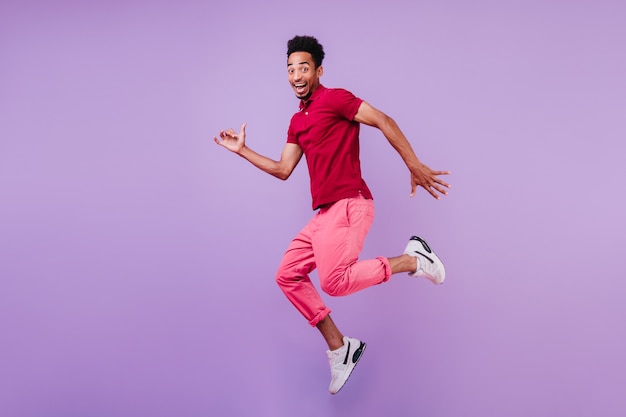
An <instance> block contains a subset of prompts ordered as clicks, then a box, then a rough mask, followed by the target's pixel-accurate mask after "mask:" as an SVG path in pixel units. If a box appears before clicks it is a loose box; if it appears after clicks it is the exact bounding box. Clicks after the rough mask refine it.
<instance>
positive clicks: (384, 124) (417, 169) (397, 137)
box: [354, 101, 450, 200]
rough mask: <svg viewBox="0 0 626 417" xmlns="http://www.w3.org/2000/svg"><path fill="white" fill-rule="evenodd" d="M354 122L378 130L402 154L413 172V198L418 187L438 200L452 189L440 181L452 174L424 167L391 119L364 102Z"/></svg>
mask: <svg viewBox="0 0 626 417" xmlns="http://www.w3.org/2000/svg"><path fill="white" fill-rule="evenodd" d="M354 121H355V122H358V123H364V124H366V125H368V126H373V127H376V128H378V129H379V130H380V131H381V132H382V133H383V135H385V137H386V138H387V140H388V141H389V143H390V144H391V146H393V148H394V149H395V150H396V151H397V152H398V154H400V157H401V158H402V160H403V161H404V163H405V164H406V166H407V168H408V169H409V171H410V172H411V195H410V196H411V197H413V196H414V195H415V190H416V188H417V186H420V187H423V188H424V189H425V190H426V191H428V192H429V193H430V195H432V196H433V197H434V198H436V199H437V200H439V199H440V198H441V196H440V194H443V195H446V194H448V191H447V190H446V188H450V184H448V183H446V182H445V181H443V180H441V179H439V175H447V174H450V172H449V171H433V170H432V169H430V168H429V167H428V166H426V165H424V164H423V163H422V162H421V161H420V160H419V159H418V157H417V155H415V152H414V151H413V148H412V147H411V144H410V143H409V141H408V140H407V138H406V137H405V136H404V134H403V133H402V131H401V130H400V128H399V127H398V125H397V124H396V122H395V121H394V120H393V119H392V118H391V117H389V116H387V115H386V114H385V113H383V112H381V111H380V110H378V109H376V108H374V107H373V106H371V105H370V104H368V103H366V102H365V101H364V102H363V103H361V106H360V107H359V110H358V111H357V113H356V115H355V116H354Z"/></svg>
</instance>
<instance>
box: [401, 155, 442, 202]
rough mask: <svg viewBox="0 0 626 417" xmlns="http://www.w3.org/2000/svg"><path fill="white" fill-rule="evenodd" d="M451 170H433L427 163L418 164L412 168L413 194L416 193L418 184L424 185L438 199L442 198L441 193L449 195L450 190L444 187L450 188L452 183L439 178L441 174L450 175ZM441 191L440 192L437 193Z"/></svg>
mask: <svg viewBox="0 0 626 417" xmlns="http://www.w3.org/2000/svg"><path fill="white" fill-rule="evenodd" d="M448 174H450V171H433V170H432V169H430V168H429V167H427V166H426V165H424V164H422V163H420V164H419V165H418V166H416V167H413V168H411V194H410V196H411V197H413V196H414V195H415V190H416V188H417V186H420V187H423V188H424V189H425V190H426V191H428V193H429V194H430V195H432V196H433V197H435V198H436V199H437V200H439V199H440V198H441V196H440V195H439V194H443V195H447V194H448V191H447V190H446V189H445V188H443V187H446V188H450V187H451V185H450V184H448V183H447V182H445V181H442V180H440V179H439V178H438V176H439V175H448ZM437 193H439V194H437Z"/></svg>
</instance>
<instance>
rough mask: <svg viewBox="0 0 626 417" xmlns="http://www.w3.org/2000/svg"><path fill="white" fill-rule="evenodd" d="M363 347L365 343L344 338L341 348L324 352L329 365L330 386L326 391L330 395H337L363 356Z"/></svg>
mask: <svg viewBox="0 0 626 417" xmlns="http://www.w3.org/2000/svg"><path fill="white" fill-rule="evenodd" d="M365 346H366V345H365V343H364V342H361V341H360V340H357V339H352V338H350V337H346V336H344V338H343V346H342V347H340V348H339V349H336V350H333V351H330V350H327V351H326V355H327V356H328V362H329V363H330V386H329V387H328V390H329V391H330V393H331V394H336V393H338V392H339V390H340V389H341V387H343V384H345V383H346V381H347V380H348V377H349V376H350V374H351V373H352V370H353V369H354V367H355V366H356V364H357V363H358V362H359V359H360V358H361V356H362V355H363V351H364V350H365Z"/></svg>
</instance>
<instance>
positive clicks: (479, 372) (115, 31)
mask: <svg viewBox="0 0 626 417" xmlns="http://www.w3.org/2000/svg"><path fill="white" fill-rule="evenodd" d="M6 3H7V2H5V3H3V4H2V5H1V6H0V57H1V58H0V335H1V338H0V351H1V352H0V410H3V411H2V413H1V414H2V415H3V416H7V417H54V416H63V417H72V416H77V417H78V416H80V417H84V416H90V417H100V416H102V417H111V416H115V417H138V416H150V417H160V416H163V417H171V416H190V417H192V416H209V415H210V416H272V417H275V416H315V417H318V416H340V415H347V414H349V415H363V416H376V415H378V416H382V415H385V416H418V415H419V416H430V417H435V416H494V417H501V416H507V417H527V416H549V417H554V416H567V417H571V416H592V415H594V416H603V417H607V416H624V415H626V401H625V400H624V395H623V394H624V387H625V386H626V359H625V358H626V355H625V354H624V352H625V351H626V332H625V331H624V321H625V319H626V303H625V295H626V279H625V278H626V273H625V272H624V268H623V267H622V266H621V264H620V263H619V262H620V259H621V258H622V257H623V252H624V248H625V247H626V245H625V243H624V237H623V235H624V233H625V232H626V220H625V215H624V213H625V212H626V204H625V202H624V180H625V179H626V168H625V164H624V162H623V158H624V155H625V154H626V145H625V141H624V139H625V137H626V123H625V122H624V120H625V118H624V117H625V114H626V77H625V74H626V58H625V55H624V39H626V26H624V16H625V13H626V6H624V3H623V2H619V1H612V2H611V1H594V2H592V1H569V2H565V1H556V0H548V1H521V0H520V1H504V2H497V1H478V2H464V1H444V2H441V1H440V2H435V1H432V2H425V1H418V2H413V1H408V0H406V1H385V2H381V5H378V4H376V5H374V4H372V2H362V1H356V0H353V1H345V2H341V1H334V0H333V1H330V0H322V1H318V2H313V3H312V2H308V3H302V2H300V3H297V2H287V1H284V2H279V1H270V2H256V3H254V2H245V1H241V0H233V1H229V2H219V5H218V3H217V2H202V1H194V2H192V1H188V2H166V1H158V2H147V1H145V2H143V1H138V0H137V1H135V0H130V1H127V2H113V3H112V4H109V5H104V4H101V3H99V2H93V3H94V4H93V5H86V4H84V2H77V1H57V2H43V1H40V2H34V1H31V2H29V1H25V2H14V3H16V4H14V5H8V4H6ZM53 3H54V4H53ZM17 4H19V5H17ZM295 34H312V35H315V36H317V37H318V38H319V39H320V41H322V43H323V44H324V45H325V49H326V51H327V59H326V61H325V63H324V64H325V65H324V66H325V75H324V77H323V80H322V81H323V82H324V84H325V85H326V86H328V87H344V88H348V89H350V90H351V91H353V92H354V93H355V94H356V95H358V96H360V97H362V98H364V99H366V100H367V101H369V102H370V103H372V104H373V105H374V106H376V107H378V108H380V109H381V110H383V111H385V112H387V113H388V114H390V115H391V116H392V117H394V119H395V120H396V121H397V122H398V123H399V125H400V126H401V127H402V129H403V130H404V132H405V133H406V135H407V136H408V137H409V138H410V140H411V141H412V143H413V145H414V147H415V149H416V150H417V153H418V155H419V156H420V157H421V158H422V159H423V160H424V161H425V162H426V163H427V164H429V165H430V166H432V167H433V168H435V169H446V170H451V171H453V175H452V176H451V177H450V178H449V180H450V182H451V183H452V184H453V189H452V191H451V193H450V195H449V196H448V197H447V198H445V199H443V200H442V201H435V200H433V199H431V198H429V197H428V196H427V195H426V193H425V192H424V191H420V192H419V193H418V195H417V197H416V198H414V199H409V198H408V194H409V185H408V174H407V171H406V168H405V167H404V166H403V164H402V163H401V160H400V159H399V157H398V156H397V154H395V152H394V151H393V150H392V149H391V147H390V146H389V145H388V144H387V143H386V140H385V139H384V137H383V136H382V135H381V134H380V133H379V132H378V131H376V130H374V129H371V128H363V131H362V164H363V169H364V176H365V178H366V180H367V181H368V184H369V185H370V187H371V189H372V191H373V192H374V195H375V198H376V203H377V218H376V221H375V223H374V226H373V229H372V231H371V233H370V236H369V238H368V241H367V243H366V246H365V250H364V253H363V256H364V257H374V256H378V255H385V256H393V255H397V254H399V253H400V252H401V251H402V250H403V248H404V245H405V242H406V239H407V238H408V237H409V236H410V235H411V234H413V233H420V234H423V235H424V236H426V237H427V238H428V239H429V241H430V243H431V244H432V245H433V246H434V247H435V248H436V249H437V251H438V253H439V254H440V256H441V257H442V258H443V259H444V261H445V262H446V266H447V271H448V278H447V282H446V284H445V285H443V286H441V287H435V286H433V285H431V284H430V283H428V282H427V281H426V280H411V279H409V278H407V277H405V276H397V277H394V279H392V280H391V282H390V283H388V284H385V285H381V286H379V287H376V288H372V289H368V290H365V291H363V292H361V293H357V294H355V295H352V296H350V297H347V298H338V299H333V298H330V297H326V299H327V300H328V303H329V305H330V306H331V307H332V308H333V311H334V318H335V320H336V321H337V323H338V324H339V326H340V328H341V329H342V330H343V331H344V332H345V333H346V334H349V335H352V336H355V337H359V338H362V339H364V340H366V341H367V342H368V351H367V354H366V355H365V356H364V358H363V361H362V362H361V364H360V365H359V368H358V369H357V370H356V372H355V374H354V375H353V376H352V378H351V379H350V381H349V383H348V385H347V386H346V387H345V388H344V390H343V391H342V392H341V393H340V394H339V395H337V396H334V397H333V396H330V395H329V394H328V392H327V385H328V378H329V376H328V369H327V363H326V358H325V354H324V351H325V345H324V343H323V341H322V339H321V338H320V336H319V335H318V333H317V330H315V329H312V328H310V327H309V326H308V325H307V323H306V322H305V321H304V320H303V319H302V318H301V317H300V316H299V315H298V313H297V312H296V310H295V309H293V308H292V307H291V305H290V304H289V303H288V302H287V301H286V299H285V298H284V297H283V296H282V294H281V293H280V291H279V290H278V288H277V287H276V285H275V283H274V281H273V275H274V272H275V269H276V267H277V265H278V262H279V260H280V257H281V255H282V252H283V251H284V249H285V248H286V245H287V244H288V242H289V240H290V238H291V237H293V235H294V234H295V233H296V232H297V231H298V230H299V228H300V227H301V226H302V225H304V223H305V222H306V221H307V220H308V218H309V217H310V215H311V211H310V208H309V204H310V200H309V194H308V177H307V173H306V169H305V166H304V164H302V165H301V166H300V167H298V168H297V170H296V172H295V173H294V175H293V176H292V178H291V179H290V180H289V181H287V182H284V183H283V182H280V181H278V180H275V179H273V178H271V177H270V176H268V175H265V174H262V173H261V172H260V171H258V170H256V169H255V168H253V167H252V166H251V165H249V164H247V163H245V162H244V161H243V160H241V159H240V158H237V157H235V156H234V155H232V154H230V153H228V152H227V151H225V150H224V149H221V148H220V147H218V146H216V145H215V144H214V143H213V142H212V137H213V135H215V134H216V133H217V132H218V131H219V130H220V129H223V128H226V127H235V128H238V127H239V126H240V124H241V123H242V122H244V121H246V122H248V144H249V145H250V146H251V147H252V148H254V149H256V150H257V151H259V152H261V153H264V154H267V155H268V156H272V157H278V155H279V153H280V150H281V149H282V147H283V144H284V141H285V137H286V129H287V124H288V121H289V118H290V117H291V114H292V113H293V112H294V111H295V110H296V109H297V104H298V103H297V100H296V99H295V97H294V95H293V92H292V91H291V90H290V88H289V86H288V84H287V77H286V71H285V63H286V56H285V46H286V41H287V40H288V39H289V38H290V37H292V36H293V35H295ZM303 162H304V161H303Z"/></svg>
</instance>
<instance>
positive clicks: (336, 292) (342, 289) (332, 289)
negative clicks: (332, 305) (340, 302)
mask: <svg viewBox="0 0 626 417" xmlns="http://www.w3.org/2000/svg"><path fill="white" fill-rule="evenodd" d="M320 287H321V288H322V291H324V292H325V293H326V294H328V295H330V296H333V297H339V296H342V295H345V294H346V284H345V281H344V280H343V279H341V277H334V278H330V279H325V280H321V281H320Z"/></svg>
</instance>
